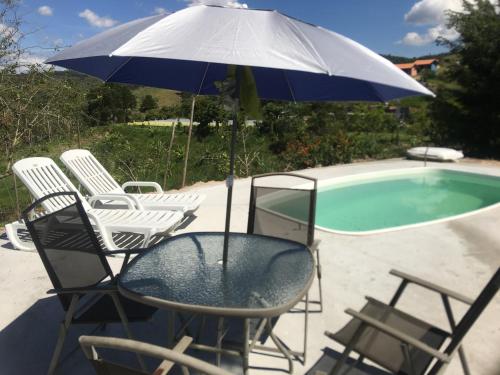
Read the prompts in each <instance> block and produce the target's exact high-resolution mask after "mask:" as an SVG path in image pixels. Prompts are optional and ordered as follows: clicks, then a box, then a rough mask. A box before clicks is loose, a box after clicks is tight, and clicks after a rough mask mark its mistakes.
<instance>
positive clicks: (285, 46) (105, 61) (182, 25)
mask: <svg viewBox="0 0 500 375" xmlns="http://www.w3.org/2000/svg"><path fill="white" fill-rule="evenodd" d="M46 63H50V64H53V65H58V66H61V67H64V68H68V69H72V70H76V71H79V72H82V73H86V74H89V75H92V76H95V77H98V78H100V79H102V80H104V81H106V82H121V83H130V84H139V85H146V86H152V87H160V88H168V89H171V90H178V91H186V92H191V93H194V94H197V95H217V94H218V93H219V91H218V89H217V87H216V83H217V82H220V81H224V80H225V79H226V76H227V74H228V68H229V67H231V66H245V67H251V71H252V75H253V79H254V81H255V86H256V89H257V94H258V96H259V97H260V98H262V99H275V100H288V101H377V102H386V101H389V100H392V99H396V98H402V97H406V96H414V95H430V96H433V93H432V92H431V91H429V90H428V89H427V88H425V87H424V86H422V85H421V84H420V83H418V82H417V81H415V80H414V79H412V78H410V77H409V76H408V75H406V74H405V73H404V72H403V71H401V70H400V69H399V68H397V67H395V66H394V64H392V63H391V62H389V61H388V60H386V59H384V58H383V57H381V56H379V55H378V54H376V53H375V52H373V51H371V50H369V49H368V48H366V47H364V46H362V45H361V44H359V43H356V42H354V41H353V40H351V39H349V38H346V37H344V36H342V35H340V34H337V33H335V32H333V31H330V30H327V29H324V28H322V27H320V26H315V25H312V24H310V23H306V22H302V21H299V20H297V19H295V18H292V17H289V16H286V15H284V14H281V13H279V12H277V11H273V10H256V9H246V8H234V7H221V6H209V5H200V6H193V7H188V8H185V9H183V10H180V11H178V12H175V13H172V14H167V15H158V16H152V17H147V18H142V19H139V20H136V21H132V22H128V23H126V24H123V25H120V26H117V27H115V28H113V29H110V30H107V31H105V32H103V33H101V34H98V35H96V36H94V37H92V38H90V39H87V40H85V41H82V42H80V43H78V44H76V45H75V46H73V47H71V48H68V49H66V50H64V51H62V52H60V53H58V54H57V55H55V56H53V57H51V58H50V59H48V60H47V61H46ZM233 128H234V131H233V137H234V134H235V130H236V121H233ZM233 172H234V142H233V143H232V147H231V162H230V178H229V179H228V180H229V181H232V175H233ZM228 187H229V188H228V207H227V215H226V217H227V218H226V232H228V231H229V222H230V202H231V195H232V183H229V184H228ZM226 259H227V242H226V244H225V249H224V260H226Z"/></svg>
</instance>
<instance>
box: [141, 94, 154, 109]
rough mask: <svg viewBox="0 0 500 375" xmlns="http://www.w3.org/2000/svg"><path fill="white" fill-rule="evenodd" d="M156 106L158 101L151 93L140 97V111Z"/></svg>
mask: <svg viewBox="0 0 500 375" xmlns="http://www.w3.org/2000/svg"><path fill="white" fill-rule="evenodd" d="M157 108H158V103H157V102H156V99H155V98H153V96H152V95H150V94H148V95H146V96H145V97H144V98H143V99H142V103H141V108H140V111H141V112H142V113H144V112H147V111H151V110H153V109H157Z"/></svg>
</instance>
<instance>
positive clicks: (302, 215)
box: [247, 173, 317, 246]
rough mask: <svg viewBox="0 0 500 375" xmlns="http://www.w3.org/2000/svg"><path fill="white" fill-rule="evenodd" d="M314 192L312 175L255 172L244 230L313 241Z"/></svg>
mask: <svg viewBox="0 0 500 375" xmlns="http://www.w3.org/2000/svg"><path fill="white" fill-rule="evenodd" d="M316 195H317V181H316V179H315V178H311V177H306V176H301V175H298V174H292V173H269V174H264V175H259V176H254V177H253V178H252V186H251V190H250V205H249V212H248V227H247V232H248V233H251V234H253V233H255V234H263V235H268V236H274V237H280V238H285V239H290V240H294V241H297V242H301V243H303V244H305V245H308V246H310V245H312V243H313V242H314V225H315V216H316Z"/></svg>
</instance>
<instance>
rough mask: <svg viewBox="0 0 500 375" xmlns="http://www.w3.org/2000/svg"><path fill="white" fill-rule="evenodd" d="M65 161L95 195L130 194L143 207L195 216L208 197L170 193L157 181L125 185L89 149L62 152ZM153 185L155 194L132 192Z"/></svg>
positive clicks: (85, 186)
mask: <svg viewBox="0 0 500 375" xmlns="http://www.w3.org/2000/svg"><path fill="white" fill-rule="evenodd" d="M61 161H62V162H63V163H64V165H65V166H66V167H67V168H68V169H69V170H70V171H71V173H72V174H73V175H74V176H75V177H76V178H77V179H78V181H79V182H80V183H81V184H82V185H83V187H84V188H85V189H86V190H87V191H88V192H89V193H90V194H91V195H92V196H95V195H101V194H107V195H108V194H113V195H124V196H127V197H129V198H130V199H131V200H132V201H133V202H134V204H135V206H136V207H137V208H139V209H146V210H176V211H183V212H184V213H185V214H186V215H191V214H192V213H193V212H194V211H196V210H197V209H198V207H199V206H200V203H201V202H202V201H203V200H204V199H205V196H204V195H200V194H196V193H178V194H167V193H164V192H163V190H162V189H161V186H160V185H159V184H158V183H156V182H147V181H129V182H125V183H124V184H123V185H122V186H120V185H118V183H117V182H116V180H115V179H114V178H113V177H112V176H111V175H110V174H109V173H108V171H106V169H105V168H104V167H103V166H102V164H101V163H99V161H98V160H97V159H96V158H95V157H94V155H92V154H91V153H90V151H87V150H78V149H76V150H69V151H66V152H64V153H63V154H62V155H61ZM131 186H136V187H152V188H154V189H155V193H154V194H129V193H126V192H125V189H126V188H127V187H131Z"/></svg>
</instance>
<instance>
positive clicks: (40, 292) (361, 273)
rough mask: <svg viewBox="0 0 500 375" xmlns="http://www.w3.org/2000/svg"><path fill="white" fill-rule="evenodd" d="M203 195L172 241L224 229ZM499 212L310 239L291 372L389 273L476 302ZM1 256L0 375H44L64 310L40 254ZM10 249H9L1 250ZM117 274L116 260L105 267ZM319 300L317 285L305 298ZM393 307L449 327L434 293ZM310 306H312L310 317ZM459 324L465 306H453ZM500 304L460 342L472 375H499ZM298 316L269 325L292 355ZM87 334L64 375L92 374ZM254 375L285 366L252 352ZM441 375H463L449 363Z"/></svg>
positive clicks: (71, 343)
mask: <svg viewBox="0 0 500 375" xmlns="http://www.w3.org/2000/svg"><path fill="white" fill-rule="evenodd" d="M423 164H424V163H423V162H419V161H407V160H400V159H394V160H387V161H377V162H365V163H356V164H350V165H341V166H333V167H325V168H316V169H310V170H305V171H300V173H303V174H305V175H309V176H314V177H317V178H318V179H319V180H320V181H321V180H326V179H329V178H333V177H337V176H345V175H349V174H358V173H365V172H371V171H377V170H388V169H395V168H410V167H422V166H423ZM427 164H428V165H437V166H442V167H446V168H450V169H458V170H465V171H472V172H479V173H486V174H492V175H497V176H500V167H499V166H495V165H490V164H487V163H479V162H474V161H464V162H460V163H444V164H434V163H427ZM249 188H250V179H241V180H237V181H236V183H235V188H234V197H233V212H232V218H233V219H232V225H231V230H232V231H245V230H246V217H247V210H248V196H249ZM192 189H195V190H197V191H200V192H202V193H204V194H206V195H207V199H206V200H205V202H204V203H203V204H202V206H201V207H200V209H199V210H198V211H197V213H196V215H197V218H196V220H194V221H193V222H192V223H191V224H190V225H189V226H187V227H186V228H184V229H182V230H179V231H178V233H182V232H188V231H212V230H213V231H221V230H223V225H224V216H225V209H224V207H225V199H226V188H225V184H224V183H223V182H216V183H215V182H214V183H206V184H198V185H197V186H195V187H192ZM499 228H500V207H497V208H494V209H491V210H486V211H484V212H481V213H478V214H476V215H472V216H469V217H466V218H461V219H457V220H453V221H449V222H442V223H436V224H430V225H425V226H420V227H417V228H409V229H405V230H400V231H392V232H387V233H381V234H374V235H367V236H350V235H339V234H333V233H327V232H323V231H319V230H318V231H317V232H316V238H318V239H320V240H321V247H320V249H321V261H322V266H323V291H324V299H325V303H326V306H325V311H324V312H323V313H321V314H319V313H311V314H310V326H309V340H308V358H307V362H306V364H305V366H302V365H301V364H300V363H298V362H297V363H295V373H296V374H302V373H304V372H305V371H306V370H307V368H309V367H311V366H312V364H314V363H315V362H316V361H317V359H318V358H319V357H320V356H321V354H322V349H324V348H325V347H331V348H333V349H335V350H337V351H338V350H341V349H342V348H341V347H340V346H337V345H336V344H335V343H333V342H332V341H331V340H329V339H328V338H326V337H325V336H324V335H323V332H324V331H325V330H330V331H335V330H337V329H339V328H340V327H342V325H343V324H345V323H346V322H347V321H348V320H349V317H348V316H347V315H346V314H345V313H344V310H345V309H346V308H348V307H352V308H354V309H359V308H361V307H362V305H363V304H364V297H365V296H366V295H369V296H373V297H375V298H377V299H379V300H382V301H388V299H390V297H391V296H392V294H393V293H394V291H395V290H396V288H397V286H398V284H399V281H400V280H399V279H397V278H396V277H394V276H391V275H389V271H390V270H391V269H393V268H395V269H398V270H401V271H404V272H407V273H410V274H413V275H415V276H418V277H420V278H423V279H426V280H429V281H432V282H435V283H438V284H440V285H442V286H445V287H448V288H449V289H452V290H456V291H458V292H461V293H462V294H465V295H467V296H470V297H473V298H475V297H476V295H477V294H478V293H479V292H480V291H481V289H482V288H483V286H484V285H485V284H486V282H487V281H488V280H489V278H490V277H491V275H492V274H493V272H494V271H496V269H497V268H498V266H499V265H500V231H499ZM1 245H2V246H3V248H0V284H1V285H2V288H1V289H0V301H1V303H0V374H27V373H32V374H39V373H40V374H41V373H44V372H45V371H46V369H47V366H48V363H49V360H50V356H51V353H52V349H53V345H54V343H55V340H56V336H57V326H58V324H59V321H60V319H61V318H62V309H61V308H60V305H59V304H58V301H57V300H56V298H55V297H53V296H48V295H47V294H46V291H47V290H48V289H50V288H51V287H52V286H51V284H50V282H49V280H48V277H47V274H46V272H45V269H44V268H43V266H42V263H41V261H40V259H39V256H38V254H36V253H30V252H21V251H13V250H10V249H8V245H7V244H6V241H5V240H4V239H3V240H2V243H1ZM6 246H7V247H6ZM110 263H112V265H113V267H115V268H118V267H119V266H120V264H121V260H120V259H116V258H115V259H110ZM311 294H312V295H311V297H312V299H316V297H317V296H316V294H317V284H316V283H314V284H313V287H312V290H311ZM399 306H400V307H401V308H402V309H403V310H406V311H410V312H412V313H415V314H416V315H418V316H419V317H421V318H423V319H425V320H428V321H429V322H432V323H435V324H437V325H438V326H440V327H443V328H445V329H447V328H448V323H447V319H446V315H445V313H444V310H443V307H442V304H441V300H440V298H439V296H438V295H436V294H432V293H430V292H429V291H426V290H423V289H420V288H418V287H414V286H410V287H409V288H408V289H407V291H406V293H405V295H404V296H403V298H402V300H401V302H400V304H399ZM315 308H316V306H314V305H313V306H312V309H313V310H314V309H315ZM453 308H454V311H455V312H456V315H457V316H461V313H463V312H464V311H465V306H463V305H460V304H458V303H453ZM499 316H500V298H499V297H498V296H497V297H496V298H495V299H494V300H493V302H492V303H491V304H490V305H489V307H488V308H487V309H486V310H485V311H484V313H483V314H482V316H481V317H480V319H479V320H478V321H477V323H476V324H475V326H474V327H473V328H472V329H471V331H470V332H469V334H468V335H467V337H466V338H465V340H464V346H465V350H466V353H467V356H468V359H469V364H470V367H471V371H472V373H473V374H479V375H498V374H500V352H499V350H498V348H499V347H500V323H499V319H498V317H499ZM164 318H165V317H164V315H162V314H161V313H160V314H158V316H157V317H156V318H155V319H154V320H153V322H152V323H146V324H144V323H143V324H135V325H133V327H132V329H133V332H134V333H136V336H137V338H138V339H144V340H148V341H150V342H153V343H157V344H161V345H164V344H165V341H166V333H167V332H166V321H165V319H164ZM302 322H303V314H286V315H285V316H283V317H282V318H281V319H280V320H279V322H278V324H277V327H276V332H277V333H278V335H279V336H280V337H281V338H282V339H283V340H284V341H285V342H286V343H287V344H288V345H289V346H290V347H291V348H292V349H300V348H301V343H302V331H301V327H302ZM92 329H93V327H88V328H80V327H78V328H74V329H72V330H70V335H69V336H68V338H67V340H66V345H65V351H64V355H65V359H64V361H63V362H62V363H61V365H60V373H61V374H70V373H71V374H91V373H92V370H91V368H90V366H89V365H88V364H87V363H86V362H85V359H84V357H83V355H82V353H81V351H80V349H79V348H78V347H77V342H76V339H77V337H78V335H80V334H89V333H90V332H91V331H92ZM97 334H103V335H109V336H111V335H115V336H123V331H122V329H121V327H120V326H118V325H113V326H108V328H107V330H106V331H105V332H97ZM250 365H251V366H252V367H253V368H252V370H251V373H252V374H268V373H277V372H279V371H280V370H283V369H286V367H287V362H286V361H285V360H283V359H279V358H276V357H270V356H264V355H259V354H252V355H251V357H250ZM447 373H448V374H460V373H461V368H460V361H459V360H458V357H456V358H455V359H454V360H453V362H452V363H451V365H450V366H449V369H448V371H447Z"/></svg>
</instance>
